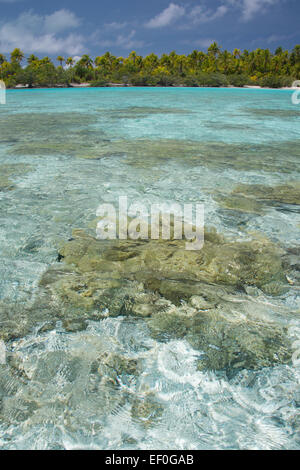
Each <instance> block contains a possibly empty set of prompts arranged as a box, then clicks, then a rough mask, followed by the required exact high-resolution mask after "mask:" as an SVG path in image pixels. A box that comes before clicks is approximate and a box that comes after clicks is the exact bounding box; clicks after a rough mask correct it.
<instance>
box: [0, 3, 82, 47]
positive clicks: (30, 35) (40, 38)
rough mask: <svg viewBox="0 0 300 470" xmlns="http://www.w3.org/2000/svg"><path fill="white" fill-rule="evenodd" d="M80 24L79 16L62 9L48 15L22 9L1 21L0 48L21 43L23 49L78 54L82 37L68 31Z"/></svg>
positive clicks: (18, 45) (16, 45) (17, 45)
mask: <svg viewBox="0 0 300 470" xmlns="http://www.w3.org/2000/svg"><path fill="white" fill-rule="evenodd" d="M79 24H80V20H79V18H77V17H76V16H75V15H74V14H73V13H72V12H71V11H69V10H65V9H61V10H58V11H56V12H54V13H53V14H51V15H38V14H35V13H34V12H33V11H28V12H24V13H22V14H20V15H19V16H18V18H17V19H16V20H14V21H6V22H0V49H1V50H2V51H3V52H10V51H12V50H13V49H14V48H15V47H21V48H22V49H23V50H24V52H26V53H31V52H33V53H45V54H49V55H51V54H58V53H65V54H69V55H75V54H81V53H82V52H83V51H84V49H85V47H84V43H85V40H84V38H83V37H82V36H81V35H78V34H75V33H70V32H67V31H68V30H70V29H73V28H76V27H77V26H78V25H79ZM57 33H60V36H57Z"/></svg>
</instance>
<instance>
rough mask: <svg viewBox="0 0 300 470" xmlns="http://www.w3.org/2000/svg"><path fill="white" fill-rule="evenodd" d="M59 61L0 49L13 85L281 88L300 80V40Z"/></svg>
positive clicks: (3, 73) (0, 70)
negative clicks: (271, 46) (287, 44)
mask: <svg viewBox="0 0 300 470" xmlns="http://www.w3.org/2000/svg"><path fill="white" fill-rule="evenodd" d="M56 60H57V61H58V63H59V65H57V66H55V65H54V64H53V62H52V60H51V59H49V57H44V58H43V59H39V58H38V57H37V56H35V55H33V54H31V55H30V56H29V57H28V58H27V66H25V67H22V63H23V61H24V53H23V52H22V51H21V50H20V49H18V48H16V49H14V50H13V51H12V53H11V54H10V62H8V61H7V59H6V57H5V56H4V55H3V54H1V53H0V79H2V80H4V81H5V83H6V85H7V86H8V87H14V86H15V85H16V84H18V83H20V84H24V85H29V87H35V86H37V87H53V86H57V85H59V86H69V85H70V84H71V83H72V82H75V83H86V82H88V83H90V84H91V86H107V85H108V84H109V83H121V84H122V83H123V84H126V85H127V84H130V85H133V86H189V87H197V86H200V87H224V86H229V85H231V86H236V87H243V86H245V85H261V86H263V87H270V88H279V87H283V86H290V85H291V84H292V83H293V81H294V80H297V79H300V45H296V46H295V47H294V48H293V50H292V51H291V52H289V51H287V50H284V49H283V48H282V47H278V48H277V49H276V50H275V53H274V54H273V53H271V52H270V51H269V50H268V49H256V50H254V51H247V50H244V51H241V50H240V49H234V51H233V52H230V51H228V50H222V48H221V46H220V45H219V44H217V43H216V42H214V43H213V44H211V46H209V48H208V50H207V53H205V52H202V51H197V50H194V51H193V52H192V53H191V54H189V55H179V54H177V53H176V52H175V51H172V52H170V54H162V56H161V57H158V56H157V55H156V54H153V53H151V54H149V55H148V56H146V57H142V56H140V55H138V54H137V52H135V51H132V52H131V53H130V54H129V56H128V57H125V58H124V57H116V56H114V55H112V54H111V53H110V52H106V53H105V54H104V55H102V56H97V57H96V58H95V59H94V60H93V58H91V57H90V56H89V55H83V56H82V57H81V59H80V60H79V61H78V62H77V63H75V62H74V59H73V58H72V57H68V58H64V57H63V56H58V57H57V58H56Z"/></svg>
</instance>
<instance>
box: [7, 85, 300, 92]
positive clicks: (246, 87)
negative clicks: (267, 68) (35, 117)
mask: <svg viewBox="0 0 300 470" xmlns="http://www.w3.org/2000/svg"><path fill="white" fill-rule="evenodd" d="M82 88H92V89H93V88H149V89H150V88H195V89H196V88H199V89H201V88H210V89H223V90H286V91H295V90H299V91H300V87H280V88H270V87H261V86H258V85H244V86H242V87H237V86H231V85H229V86H220V87H217V86H211V87H208V86H207V87H205V86H198V87H190V86H186V85H180V86H162V85H157V86H137V85H124V84H122V83H110V84H108V85H107V86H103V87H92V86H91V85H90V83H78V84H77V83H76V84H72V85H70V86H64V85H55V86H51V87H40V86H36V87H35V86H32V87H29V86H26V85H16V86H15V87H12V88H7V90H54V89H55V90H59V89H62V90H66V89H82Z"/></svg>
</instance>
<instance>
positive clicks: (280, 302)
mask: <svg viewBox="0 0 300 470" xmlns="http://www.w3.org/2000/svg"><path fill="white" fill-rule="evenodd" d="M299 117H300V108H299V107H297V106H295V105H293V104H292V103H291V92H289V91H282V90H278V91H273V90H236V89H186V88H184V89H181V88H174V89H173V88H172V89H160V88H157V89H151V88H128V89H126V88H124V89H85V90H32V91H29V90H26V91H19V90H18V91H8V93H7V105H6V106H1V107H0V211H1V212H0V216H1V224H0V322H1V323H0V326H1V336H0V338H1V337H2V338H4V339H5V346H6V352H7V361H6V364H3V365H0V368H1V376H0V403H1V412H0V448H3V449H14V448H18V449H30V448H35V449H48V448H50V449H57V448H58V449H60V448H68V449H74V448H91V449H93V448H99V449H116V448H118V449H159V448H161V449H163V448H164V449H167V448H170V449H207V448H216V449H240V448H241V449H245V448H247V449H254V448H255V449H288V448H299V446H300V418H299V405H300V398H299V397H300V387H299V379H300V375H299V374H300V369H299V365H298V366H297V365H295V364H293V363H292V361H289V362H288V363H285V364H280V363H276V364H274V365H273V366H270V367H263V368H259V369H258V370H251V369H247V368H243V369H241V370H239V371H238V372H237V373H234V374H231V373H228V370H227V371H223V370H219V371H217V372H216V371H213V370H198V369H197V361H198V360H199V358H201V355H202V351H201V348H200V349H199V348H196V349H194V348H193V347H192V345H191V343H190V342H188V341H187V340H186V338H185V337H183V338H179V337H172V338H168V340H165V339H164V340H163V341H160V340H159V338H157V337H154V336H153V335H152V334H151V331H149V329H148V326H147V323H146V322H145V321H144V320H143V319H141V318H134V317H124V316H121V315H120V316H117V317H115V318H111V317H108V318H105V319H101V320H99V319H97V320H93V319H92V318H89V320H88V325H87V329H83V330H82V331H81V330H80V331H74V329H73V330H72V331H66V329H65V328H64V327H63V325H62V323H61V321H60V320H58V319H57V317H53V318H54V320H55V321H53V323H52V324H51V326H50V327H49V325H48V324H47V321H48V320H49V317H51V308H52V305H51V306H50V304H49V308H48V304H47V302H48V298H47V297H45V295H44V292H42V290H41V287H40V285H39V283H40V280H41V278H42V275H43V274H44V273H45V272H47V270H48V269H49V268H50V267H53V266H54V267H55V266H57V260H58V259H57V256H58V250H59V247H60V246H61V244H63V243H65V242H67V241H68V239H70V237H71V236H72V231H73V230H74V229H78V228H80V229H84V230H85V231H86V232H89V233H90V234H91V235H94V236H95V230H94V228H93V224H92V222H93V221H94V220H95V218H96V210H97V207H98V206H99V204H101V203H103V202H114V203H117V201H118V198H119V196H120V195H127V196H128V199H129V201H130V202H135V201H138V202H144V203H146V204H151V203H154V202H169V201H176V202H179V203H187V202H195V203H196V202H201V203H204V204H205V220H206V225H207V226H210V227H215V228H216V229H217V231H218V232H219V233H221V234H224V235H226V236H227V237H229V238H230V239H231V240H233V241H236V242H238V241H241V240H244V241H249V240H252V239H253V237H254V238H255V237H258V238H259V237H267V238H268V239H269V240H271V241H272V242H274V243H276V244H277V246H278V247H280V250H282V253H283V254H284V256H285V258H284V259H285V260H288V263H289V279H290V281H291V282H290V285H289V288H288V289H287V290H286V291H285V292H284V293H282V295H279V296H276V297H274V296H272V295H267V294H266V292H262V291H259V292H255V293H253V294H252V293H251V292H250V293H249V292H248V294H249V295H248V296H247V301H248V300H249V299H250V300H249V302H257V305H258V306H257V309H258V311H259V315H262V317H261V318H262V320H265V319H268V320H270V319H271V320H272V321H274V322H275V323H276V325H280V326H285V327H287V328H288V332H287V333H286V334H287V335H288V336H289V338H290V339H291V341H295V340H297V339H298V338H299V337H300V335H299V332H300V315H299V311H300V310H299V309H300V304H299V288H300V275H299V265H300V261H299V253H300V250H299V230H300V201H299V186H298V187H297V186H293V185H295V184H296V183H297V182H299V169H300V145H299V143H300V126H299V122H300V121H299ZM241 185H243V186H241ZM245 185H247V186H245ZM257 185H259V187H258V186H257ZM284 185H285V186H287V189H286V190H285V193H284V195H283V196H282V195H281V196H280V195H279V196H278V194H279V193H280V189H278V188H282V187H283V186H284ZM266 188H267V192H268V188H274V194H275V196H274V197H269V196H266V195H265V193H264V191H266ZM295 188H296V189H295ZM297 188H298V189H297ZM294 190H295V194H296V195H295V197H293V199H291V196H290V195H293V194H294V193H293V192H292V191H294ZM296 191H298V192H296ZM262 194H263V195H262ZM268 194H270V192H269V193H268ZM276 194H277V196H276ZM287 194H288V196H287ZM249 197H250V199H249ZM249 204H250V205H249ZM60 265H61V263H60ZM236 295H237V296H242V294H240V292H237V293H236ZM243 295H244V294H243ZM239 300H241V299H240V297H239ZM244 300H245V299H244V298H243V297H242V301H244ZM39 304H40V305H41V307H40V310H39V308H38V307H37V305H39ZM183 304H184V302H183ZM232 305H233V304H232ZM249 305H250V304H249ZM58 308H60V307H58ZM82 308H83V307H82ZM235 310H238V307H237V308H236V309H233V308H232V315H235V314H237V312H236V311H235ZM246 310H247V308H246ZM254 310H255V308H254ZM246 313H247V314H248V313H249V312H248V311H247V312H246ZM30 315H31V318H30V319H29V320H28V318H27V317H28V316H29V317H30ZM249 315H250V313H249ZM23 324H24V325H25V324H26V325H29V326H28V327H27V326H26V327H24V328H23ZM45 324H47V328H44V326H45ZM12 325H15V326H14V327H13V328H12ZM9 328H10V330H9ZM12 330H13V331H15V334H12V333H11V331H12ZM6 331H10V333H9V334H6ZM105 353H111V354H115V355H116V357H118V358H124V357H125V358H126V361H130V360H132V361H134V362H136V363H137V364H138V368H137V369H138V372H135V373H131V372H132V371H128V370H127V369H126V367H125V369H124V370H123V369H122V367H121V369H119V368H117V372H116V371H114V372H113V373H112V372H111V369H110V367H109V366H108V365H107V364H106V362H105V359H103V361H101V357H102V358H103V354H105ZM99 357H100V359H99ZM118 360H119V359H118ZM95 361H96V362H97V361H98V362H97V364H98V365H97V367H96V369H97V371H98V372H95V371H94V369H93V367H94V368H95V366H94V365H93V364H94V363H95ZM103 364H104V365H103ZM99 370H100V372H99ZM145 409H146V411H145ZM149 416H150V417H149Z"/></svg>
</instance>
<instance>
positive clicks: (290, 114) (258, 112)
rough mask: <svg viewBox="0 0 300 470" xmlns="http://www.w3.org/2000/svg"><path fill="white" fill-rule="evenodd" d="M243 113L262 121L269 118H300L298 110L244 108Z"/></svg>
mask: <svg viewBox="0 0 300 470" xmlns="http://www.w3.org/2000/svg"><path fill="white" fill-rule="evenodd" d="M242 111H243V112H246V113H247V114H252V115H253V116H255V117H257V118H262V119H265V118H267V117H271V118H272V117H274V118H280V119H291V118H296V117H299V118H300V111H298V110H297V109H276V108H274V109H272V108H270V109H267V108H244V109H243V110H242Z"/></svg>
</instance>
